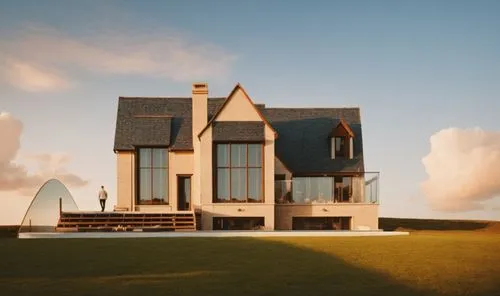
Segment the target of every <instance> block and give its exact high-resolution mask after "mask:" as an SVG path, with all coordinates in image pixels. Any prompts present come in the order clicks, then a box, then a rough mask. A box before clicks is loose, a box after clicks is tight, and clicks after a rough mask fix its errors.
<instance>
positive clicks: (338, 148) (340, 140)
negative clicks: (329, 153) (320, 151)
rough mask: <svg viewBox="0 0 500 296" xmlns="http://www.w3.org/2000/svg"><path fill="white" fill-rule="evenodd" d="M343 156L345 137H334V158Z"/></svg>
mask: <svg viewBox="0 0 500 296" xmlns="http://www.w3.org/2000/svg"><path fill="white" fill-rule="evenodd" d="M344 156H345V137H335V157H344Z"/></svg>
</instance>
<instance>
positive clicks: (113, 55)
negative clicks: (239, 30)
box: [0, 28, 236, 91]
mask: <svg viewBox="0 0 500 296" xmlns="http://www.w3.org/2000/svg"><path fill="white" fill-rule="evenodd" d="M0 48H1V49H2V51H3V53H2V52H0V57H2V56H4V60H6V61H8V60H14V61H16V62H15V63H12V62H11V63H5V62H4V66H3V71H2V72H7V73H10V75H7V78H5V77H4V80H5V81H6V82H8V83H10V84H12V85H14V86H16V87H19V88H22V89H25V90H30V91H44V90H55V89H63V88H65V87H67V85H69V82H68V81H69V80H71V79H72V78H71V77H70V76H65V77H64V78H63V77H62V76H60V75H59V74H57V73H62V72H66V73H71V71H69V70H84V71H88V72H91V73H104V74H115V75H142V76H148V77H157V78H164V79H169V80H172V81H193V80H198V79H205V80H206V79H209V78H220V77H224V76H225V75H227V74H228V73H229V71H230V69H231V66H232V64H233V62H234V61H235V59H236V57H235V56H234V55H232V54H230V53H227V52H226V51H224V50H223V49H222V48H220V47H218V46H216V45H213V44H210V43H206V42H202V41H199V40H196V39H194V38H189V37H187V36H183V35H180V34H176V33H174V32H172V31H168V30H161V29H160V30H157V31H155V32H138V31H134V32H133V33H130V34H125V33H122V32H107V33H105V34H100V35H94V36H92V37H91V38H89V37H74V36H68V35H66V34H64V33H63V32H62V31H58V30H54V29H50V28H49V29H47V28H43V29H40V28H29V29H27V30H26V31H25V32H24V33H23V34H19V35H18V37H17V38H14V39H4V40H2V41H0ZM34 65H36V66H34ZM47 69H51V70H50V71H49V70H47ZM12 70H14V72H13V73H12ZM63 70H66V71H63ZM12 76H13V77H12ZM30 76H31V77H36V78H37V79H36V80H35V81H36V83H32V84H33V85H30V84H29V83H28V86H26V84H25V83H23V82H26V81H27V80H28V79H22V78H24V77H30Z"/></svg>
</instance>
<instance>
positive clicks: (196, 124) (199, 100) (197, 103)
mask: <svg viewBox="0 0 500 296" xmlns="http://www.w3.org/2000/svg"><path fill="white" fill-rule="evenodd" d="M202 84H204V83H202ZM192 108H193V109H192V119H193V121H192V122H193V126H192V138H193V156H192V158H193V160H192V161H193V165H192V167H193V176H192V177H191V188H192V189H191V198H192V199H193V206H194V208H193V209H195V208H197V206H199V205H200V204H201V191H200V189H201V188H202V186H201V170H202V168H201V163H202V154H203V153H202V151H201V142H200V140H199V139H198V134H199V133H200V132H201V131H202V130H203V128H205V126H206V125H207V121H208V119H207V117H208V115H207V114H208V113H207V112H208V85H207V84H205V88H201V89H198V88H196V87H195V85H193V90H192Z"/></svg>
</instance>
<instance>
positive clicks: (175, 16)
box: [0, 0, 500, 224]
mask: <svg viewBox="0 0 500 296" xmlns="http://www.w3.org/2000/svg"><path fill="white" fill-rule="evenodd" d="M499 16H500V2H499V1H458V0H457V1H452V0H449V1H425V0H424V1H384V0H381V1H259V0H257V1H225V0H216V1H174V0H172V1H154V0H151V1H74V0H68V1H62V0H61V1H51V0H47V1H2V2H0V114H1V115H0V137H1V138H2V139H3V144H1V145H0V202H2V206H1V207H0V224H17V223H19V222H20V220H21V218H22V216H23V214H24V211H25V210H26V208H27V207H28V205H29V203H30V201H31V199H32V197H33V196H34V194H35V193H36V191H37V190H38V188H39V187H40V186H41V185H42V184H43V182H44V181H46V180H48V179H49V178H52V177H57V178H59V179H60V180H62V181H63V183H65V184H66V185H67V187H68V189H69V190H70V191H71V193H72V195H73V196H74V198H75V200H76V202H77V204H78V205H79V207H80V209H84V210H96V209H98V206H99V205H98V201H97V191H98V189H99V186H100V185H101V184H102V185H104V186H105V187H106V188H107V189H108V192H109V195H110V199H109V203H108V209H110V208H112V205H113V204H114V203H115V202H116V155H115V154H114V153H113V141H114V126H115V120H116V109H117V102H118V97H119V96H190V94H191V84H192V83H193V82H196V81H206V82H208V87H209V95H210V96H227V95H228V94H229V92H230V91H231V90H232V88H233V87H234V85H235V84H236V83H238V82H239V83H241V84H242V85H243V87H244V88H245V90H246V91H247V92H248V94H249V95H250V97H251V98H252V99H253V101H255V102H257V103H265V104H266V105H267V106H269V107H346V106H357V107H360V108H361V115H362V124H363V145H364V157H365V170H366V171H379V172H380V173H381V180H380V203H381V205H380V216H384V217H417V218H438V219H482V220H500V121H499V120H498V119H497V116H498V114H499V113H500V83H499V82H500V54H499V53H500V34H498V32H499V31H500V17H499Z"/></svg>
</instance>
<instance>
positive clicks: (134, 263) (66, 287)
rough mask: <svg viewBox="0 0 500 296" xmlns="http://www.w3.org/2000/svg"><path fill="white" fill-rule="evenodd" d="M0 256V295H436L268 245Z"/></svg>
mask: <svg viewBox="0 0 500 296" xmlns="http://www.w3.org/2000/svg"><path fill="white" fill-rule="evenodd" d="M0 251H1V253H2V257H3V259H2V261H1V262H0V288H1V291H2V294H4V295H17V296H19V295H32V294H47V295H66V294H67V293H71V294H72V295H97V294H101V295H120V296H125V295H139V294H141V295H199V294H202V295H223V294H227V295H323V294H325V295H326V294H328V295H385V296H389V295H405V296H411V295H439V294H438V293H436V292H433V291H430V290H422V289H417V288H412V287H409V286H406V285H404V284H401V283H398V282H396V281H394V280H393V279H391V278H389V277H388V276H385V275H381V274H378V273H375V272H372V271H368V270H366V269H362V268H359V267H355V266H352V265H350V264H348V263H346V262H345V261H343V260H341V259H339V258H336V257H334V256H332V255H329V254H325V253H320V252H316V251H313V250H309V249H305V248H301V247H296V246H294V245H292V244H288V243H284V242H278V241H272V240H262V239H252V238H234V239H232V238H230V239H227V238H226V239H214V238H211V239H210V238H206V239H205V238H178V239H177V238H176V239H87V240H83V239H81V240H78V239H64V240H55V239H52V240H50V239H49V240H4V241H3V243H2V244H1V245H0ZM382 260H383V259H382Z"/></svg>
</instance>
